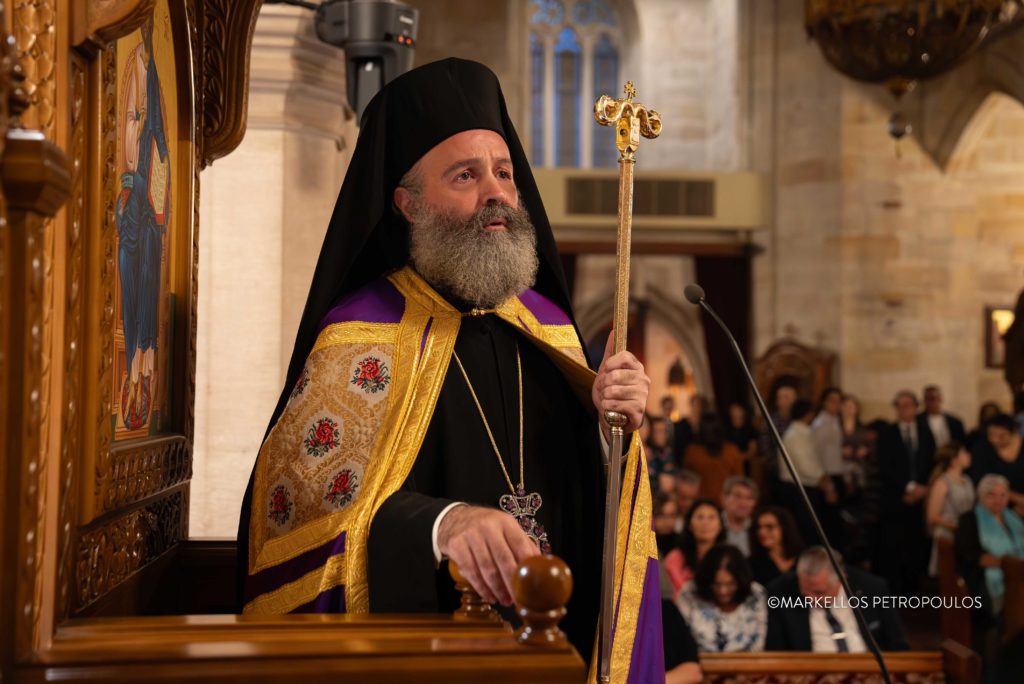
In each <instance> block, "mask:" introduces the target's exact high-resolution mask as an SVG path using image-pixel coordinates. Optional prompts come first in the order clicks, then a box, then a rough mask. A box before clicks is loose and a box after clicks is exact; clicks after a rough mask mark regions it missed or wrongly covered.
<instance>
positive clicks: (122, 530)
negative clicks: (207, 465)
mask: <svg viewBox="0 0 1024 684" xmlns="http://www.w3.org/2000/svg"><path fill="white" fill-rule="evenodd" d="M187 511H188V489H186V488H180V489H178V490H176V491H174V492H172V493H170V494H168V495H167V496H164V497H162V498H160V499H157V500H156V501H153V502H151V503H149V504H147V505H145V506H143V507H142V508H136V509H134V510H132V511H130V512H128V513H124V514H120V515H117V516H116V517H114V518H113V519H111V520H102V521H99V522H98V523H96V524H94V525H91V526H89V527H87V528H85V529H84V530H83V531H82V536H81V540H80V542H79V545H78V556H77V573H76V574H77V578H78V582H77V595H76V607H77V608H78V609H81V608H84V607H86V606H88V605H89V604H90V603H92V602H93V601H95V600H96V599H98V598H100V597H101V596H103V595H104V594H106V593H107V592H109V591H110V590H111V589H113V588H114V587H116V586H117V585H118V584H120V583H122V582H124V581H125V580H127V579H128V578H130V577H131V576H132V575H134V574H135V573H137V572H139V571H140V570H142V569H143V568H144V567H146V566H147V565H149V564H150V563H152V562H153V561H155V560H157V559H159V558H160V557H161V556H163V555H164V554H165V553H167V552H169V551H170V550H172V549H173V548H174V546H175V544H177V543H178V542H180V541H181V540H182V539H184V537H185V534H186V530H187V527H186V520H187Z"/></svg>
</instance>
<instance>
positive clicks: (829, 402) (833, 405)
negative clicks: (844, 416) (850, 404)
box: [822, 392, 843, 416]
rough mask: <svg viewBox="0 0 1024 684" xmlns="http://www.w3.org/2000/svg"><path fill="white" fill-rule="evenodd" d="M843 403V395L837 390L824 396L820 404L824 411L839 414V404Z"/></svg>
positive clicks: (834, 414)
mask: <svg viewBox="0 0 1024 684" xmlns="http://www.w3.org/2000/svg"><path fill="white" fill-rule="evenodd" d="M842 403H843V396H842V395H841V394H839V392H832V393H830V394H829V395H828V396H827V397H825V402H824V403H823V404H822V408H823V409H824V410H825V413H828V414H829V415H833V416H837V415H839V406H840V405H841V404H842Z"/></svg>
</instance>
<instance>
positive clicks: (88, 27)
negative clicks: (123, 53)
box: [72, 0, 156, 48]
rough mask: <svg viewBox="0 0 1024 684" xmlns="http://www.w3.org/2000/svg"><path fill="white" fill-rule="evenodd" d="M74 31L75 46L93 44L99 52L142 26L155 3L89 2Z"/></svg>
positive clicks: (139, 0) (141, 0)
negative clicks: (107, 44) (111, 42)
mask: <svg viewBox="0 0 1024 684" xmlns="http://www.w3.org/2000/svg"><path fill="white" fill-rule="evenodd" d="M84 5H85V7H84V8H82V10H84V11H82V14H84V16H82V14H78V15H77V17H76V18H79V19H80V20H79V21H77V22H75V24H74V25H73V27H72V32H73V35H72V42H73V43H74V44H75V45H80V44H82V43H86V42H90V43H93V44H94V45H95V46H96V47H97V48H101V47H103V46H104V45H105V44H106V43H108V42H110V41H113V40H117V39H118V38H120V37H121V36H124V35H127V34H129V33H131V32H132V31H134V30H135V29H137V28H139V27H140V26H142V23H143V22H144V21H145V20H146V17H148V16H149V15H150V14H152V12H153V7H154V6H155V5H156V0H89V2H87V3H84Z"/></svg>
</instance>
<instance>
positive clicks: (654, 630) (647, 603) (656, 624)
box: [626, 558, 665, 684]
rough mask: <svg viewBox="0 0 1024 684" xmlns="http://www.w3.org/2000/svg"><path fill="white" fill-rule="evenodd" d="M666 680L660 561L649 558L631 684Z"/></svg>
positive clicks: (638, 622) (631, 665)
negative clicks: (659, 577) (659, 575)
mask: <svg viewBox="0 0 1024 684" xmlns="http://www.w3.org/2000/svg"><path fill="white" fill-rule="evenodd" d="M664 681H665V643H664V640H663V638H662V634H661V585H660V583H659V582H658V559H657V558H648V559H647V573H646V576H645V578H644V593H643V598H641V600H640V614H639V615H638V616H637V619H636V635H635V636H634V637H633V655H632V656H631V657H630V661H629V678H628V679H627V680H626V682H627V684H649V683H650V682H658V683H659V684H661V683H662V682H664Z"/></svg>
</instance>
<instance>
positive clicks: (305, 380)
mask: <svg viewBox="0 0 1024 684" xmlns="http://www.w3.org/2000/svg"><path fill="white" fill-rule="evenodd" d="M308 384H309V371H308V370H307V369H305V368H303V369H302V373H300V374H299V379H298V381H296V383H295V388H294V389H293V390H292V398H293V399H294V398H295V397H297V396H299V395H300V394H302V393H303V391H305V389H306V385H308Z"/></svg>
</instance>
